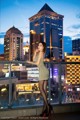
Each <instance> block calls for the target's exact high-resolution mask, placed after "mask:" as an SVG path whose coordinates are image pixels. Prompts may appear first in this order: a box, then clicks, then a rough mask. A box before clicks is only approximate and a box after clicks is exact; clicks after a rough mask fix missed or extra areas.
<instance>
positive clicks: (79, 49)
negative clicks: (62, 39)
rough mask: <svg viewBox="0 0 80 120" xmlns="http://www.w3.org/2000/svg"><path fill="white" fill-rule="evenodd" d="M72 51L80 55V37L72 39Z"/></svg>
mask: <svg viewBox="0 0 80 120" xmlns="http://www.w3.org/2000/svg"><path fill="white" fill-rule="evenodd" d="M72 51H73V54H74V55H80V38H79V39H75V40H73V41H72Z"/></svg>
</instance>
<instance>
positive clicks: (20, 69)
mask: <svg viewBox="0 0 80 120" xmlns="http://www.w3.org/2000/svg"><path fill="white" fill-rule="evenodd" d="M45 65H46V67H47V68H48V69H49V71H50V77H49V80H48V86H47V93H48V97H47V99H48V101H49V102H50V103H51V104H66V103H80V62H45ZM43 72H44V71H43ZM38 75H39V71H38V67H37V66H34V65H30V64H27V63H26V62H25V61H0V109H8V108H18V107H29V106H40V105H42V104H43V98H42V96H41V94H40V91H39V86H38Z"/></svg>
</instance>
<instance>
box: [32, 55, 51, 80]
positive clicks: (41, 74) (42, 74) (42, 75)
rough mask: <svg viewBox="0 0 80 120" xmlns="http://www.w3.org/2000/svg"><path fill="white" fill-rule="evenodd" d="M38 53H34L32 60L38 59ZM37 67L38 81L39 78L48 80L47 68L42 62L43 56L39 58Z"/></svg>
mask: <svg viewBox="0 0 80 120" xmlns="http://www.w3.org/2000/svg"><path fill="white" fill-rule="evenodd" d="M38 57H39V54H38V55H36V57H35V59H34V61H35V62H36V61H37V60H38ZM38 68H39V81H41V80H48V79H49V70H48V68H47V67H46V66H45V64H44V58H41V60H40V63H39V65H38Z"/></svg>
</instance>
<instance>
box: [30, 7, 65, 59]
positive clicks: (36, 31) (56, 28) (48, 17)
mask: <svg viewBox="0 0 80 120" xmlns="http://www.w3.org/2000/svg"><path fill="white" fill-rule="evenodd" d="M48 12H49V13H48ZM29 20H30V52H31V54H32V55H33V51H34V49H35V48H36V44H37V43H38V42H39V41H44V42H46V45H47V50H46V57H49V58H50V57H55V58H57V59H58V58H62V54H63V51H62V48H63V43H62V42H63V16H62V15H59V14H57V13H55V14H54V12H51V11H48V10H47V8H46V11H45V10H42V11H40V12H38V13H37V14H36V15H34V16H33V17H31V18H29ZM33 44H34V45H33Z"/></svg>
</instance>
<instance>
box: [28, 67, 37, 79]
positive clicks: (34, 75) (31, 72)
mask: <svg viewBox="0 0 80 120" xmlns="http://www.w3.org/2000/svg"><path fill="white" fill-rule="evenodd" d="M27 79H28V80H30V81H38V80H39V69H38V67H32V68H27Z"/></svg>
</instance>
